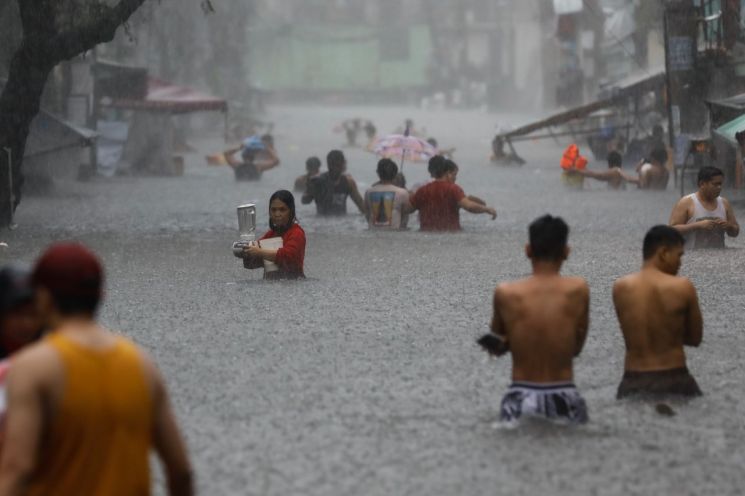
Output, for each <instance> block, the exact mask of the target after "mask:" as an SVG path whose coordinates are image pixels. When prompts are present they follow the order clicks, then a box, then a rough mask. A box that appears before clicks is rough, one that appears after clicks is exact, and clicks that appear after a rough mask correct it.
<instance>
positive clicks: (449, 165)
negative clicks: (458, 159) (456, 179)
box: [445, 158, 458, 172]
mask: <svg viewBox="0 0 745 496" xmlns="http://www.w3.org/2000/svg"><path fill="white" fill-rule="evenodd" d="M457 170H458V164H456V163H455V162H453V161H452V160H450V159H449V158H446V159H445V172H454V171H457Z"/></svg>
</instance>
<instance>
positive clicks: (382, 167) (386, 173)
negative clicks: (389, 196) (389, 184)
mask: <svg viewBox="0 0 745 496" xmlns="http://www.w3.org/2000/svg"><path fill="white" fill-rule="evenodd" d="M377 172H378V177H379V178H380V180H381V181H393V180H394V179H395V178H396V174H398V166H397V165H396V162H394V161H393V160H391V159H389V158H382V159H380V161H379V162H378V171H377Z"/></svg>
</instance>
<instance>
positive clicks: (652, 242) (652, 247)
mask: <svg viewBox="0 0 745 496" xmlns="http://www.w3.org/2000/svg"><path fill="white" fill-rule="evenodd" d="M684 244H685V239H684V238H683V236H682V235H681V234H680V233H679V232H678V230H677V229H675V228H672V227H670V226H665V225H662V224H660V225H657V226H654V227H652V228H651V229H650V230H649V231H647V234H646V235H645V236H644V246H643V248H642V255H643V256H644V260H649V259H650V258H652V257H653V256H654V254H655V253H657V249H658V248H660V247H661V246H664V247H667V248H672V247H673V246H683V245H684Z"/></svg>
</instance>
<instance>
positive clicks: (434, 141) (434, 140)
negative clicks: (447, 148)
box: [427, 138, 437, 148]
mask: <svg viewBox="0 0 745 496" xmlns="http://www.w3.org/2000/svg"><path fill="white" fill-rule="evenodd" d="M427 143H429V144H430V145H432V146H434V147H435V148H437V140H436V139H434V138H427Z"/></svg>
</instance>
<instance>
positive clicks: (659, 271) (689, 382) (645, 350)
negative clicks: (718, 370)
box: [613, 226, 703, 398]
mask: <svg viewBox="0 0 745 496" xmlns="http://www.w3.org/2000/svg"><path fill="white" fill-rule="evenodd" d="M683 243H684V241H683V237H682V236H681V235H680V233H679V232H678V231H676V230H675V229H673V228H672V227H669V226H655V227H653V228H652V229H650V230H649V232H647V235H646V236H645V237H644V248H643V255H644V263H643V265H642V269H641V270H640V271H639V272H637V273H635V274H631V275H628V276H625V277H622V278H621V279H619V280H618V281H616V283H615V284H614V286H613V303H614V305H615V307H616V314H617V315H618V321H619V323H620V324H621V331H622V332H623V338H624V341H625V343H626V359H625V364H624V369H625V372H624V375H623V380H622V381H621V384H620V385H619V386H618V393H617V397H618V398H625V397H627V396H640V395H641V396H665V395H678V396H698V395H700V394H701V390H700V389H699V387H698V384H696V381H695V379H694V378H693V377H692V376H691V375H690V374H689V373H688V369H687V368H686V356H685V352H684V351H683V347H684V346H698V345H699V344H701V339H702V336H703V322H702V319H701V311H700V309H699V306H698V297H697V296H696V289H695V288H694V287H693V284H691V282H690V281H689V280H688V279H686V278H684V277H678V276H677V274H678V269H679V268H680V262H681V257H682V256H683Z"/></svg>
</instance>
